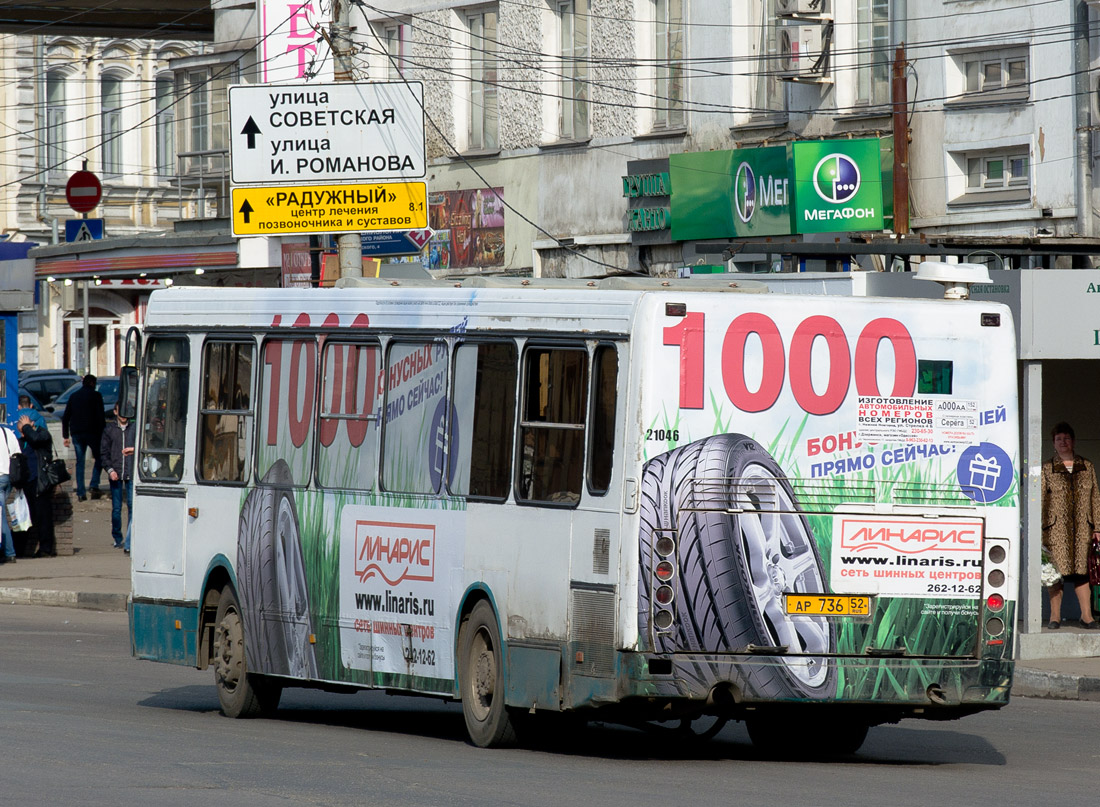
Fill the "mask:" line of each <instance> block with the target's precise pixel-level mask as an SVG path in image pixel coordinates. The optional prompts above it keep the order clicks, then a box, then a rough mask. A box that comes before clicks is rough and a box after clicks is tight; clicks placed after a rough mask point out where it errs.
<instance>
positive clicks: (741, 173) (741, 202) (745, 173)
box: [733, 163, 756, 224]
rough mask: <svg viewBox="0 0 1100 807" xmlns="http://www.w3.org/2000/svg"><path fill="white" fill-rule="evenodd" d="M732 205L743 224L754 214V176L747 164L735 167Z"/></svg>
mask: <svg viewBox="0 0 1100 807" xmlns="http://www.w3.org/2000/svg"><path fill="white" fill-rule="evenodd" d="M733 204H734V207H736V208H737V216H738V218H740V219H741V221H743V222H744V223H745V224H748V223H749V221H750V220H751V219H752V214H753V213H755V212H756V174H755V173H754V172H753V170H752V166H751V165H749V164H748V163H741V164H740V165H739V166H737V176H736V177H735V179H734V183H733Z"/></svg>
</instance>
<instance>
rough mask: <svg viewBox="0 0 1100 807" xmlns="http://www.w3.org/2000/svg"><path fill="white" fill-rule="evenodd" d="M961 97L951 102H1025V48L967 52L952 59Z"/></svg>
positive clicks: (1028, 90)
mask: <svg viewBox="0 0 1100 807" xmlns="http://www.w3.org/2000/svg"><path fill="white" fill-rule="evenodd" d="M953 58H954V62H955V64H956V66H957V67H958V70H959V73H960V74H961V77H962V94H961V95H960V96H959V97H958V98H957V99H955V100H954V101H953V103H962V104H973V103H982V104H990V103H1005V102H1009V101H1026V100H1027V99H1028V97H1029V95H1030V88H1029V84H1028V76H1029V73H1030V70H1029V68H1028V56H1027V48H999V49H996V50H983V51H970V52H967V53H962V54H958V55H956V56H954V57H953Z"/></svg>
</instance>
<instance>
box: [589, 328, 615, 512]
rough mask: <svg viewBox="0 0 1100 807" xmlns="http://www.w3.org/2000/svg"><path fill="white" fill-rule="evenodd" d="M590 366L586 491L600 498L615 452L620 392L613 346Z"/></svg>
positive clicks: (598, 351) (602, 347) (604, 349)
mask: <svg viewBox="0 0 1100 807" xmlns="http://www.w3.org/2000/svg"><path fill="white" fill-rule="evenodd" d="M592 365H593V367H592V413H591V433H590V437H589V443H588V489H589V491H591V492H592V493H594V494H596V495H602V494H604V493H607V489H608V488H609V487H610V486H611V461H612V457H613V455H614V448H615V396H616V395H617V394H618V388H619V357H618V354H616V352H615V346H614V345H600V346H599V347H597V348H596V353H595V356H594V357H593V360H592Z"/></svg>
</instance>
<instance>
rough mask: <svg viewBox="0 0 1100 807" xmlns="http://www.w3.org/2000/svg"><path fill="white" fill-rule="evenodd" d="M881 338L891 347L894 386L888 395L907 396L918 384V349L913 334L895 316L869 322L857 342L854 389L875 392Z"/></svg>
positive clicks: (864, 392) (877, 393)
mask: <svg viewBox="0 0 1100 807" xmlns="http://www.w3.org/2000/svg"><path fill="white" fill-rule="evenodd" d="M883 339H887V340H889V342H890V346H891V347H892V348H893V349H894V389H893V391H892V392H891V393H890V395H893V396H896V397H898V398H908V397H911V396H912V394H913V390H914V389H916V385H917V353H916V350H915V349H914V348H913V337H912V336H910V335H909V331H908V330H906V328H905V326H904V325H902V324H901V323H900V322H898V321H897V320H896V319H889V318H886V317H883V318H880V319H876V320H872V321H871V322H868V323H867V325H866V327H864V329H863V331H862V332H861V333H860V335H859V340H858V341H857V342H856V361H855V370H856V392H858V393H859V394H860V395H870V396H878V395H879V391H878V349H879V344H880V343H881V342H882V340H883Z"/></svg>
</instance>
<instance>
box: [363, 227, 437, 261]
mask: <svg viewBox="0 0 1100 807" xmlns="http://www.w3.org/2000/svg"><path fill="white" fill-rule="evenodd" d="M429 238H431V230H392V231H391V230H384V231H381V232H374V233H360V234H359V239H360V243H361V244H362V251H363V256H364V257H367V258H377V257H379V256H383V255H419V254H420V250H422V249H423V248H424V245H425V244H426V243H428V239H429Z"/></svg>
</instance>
